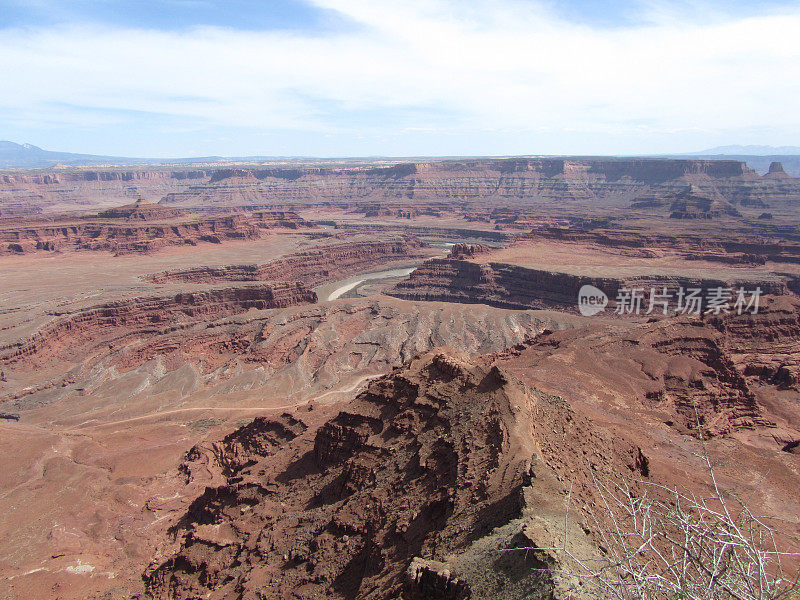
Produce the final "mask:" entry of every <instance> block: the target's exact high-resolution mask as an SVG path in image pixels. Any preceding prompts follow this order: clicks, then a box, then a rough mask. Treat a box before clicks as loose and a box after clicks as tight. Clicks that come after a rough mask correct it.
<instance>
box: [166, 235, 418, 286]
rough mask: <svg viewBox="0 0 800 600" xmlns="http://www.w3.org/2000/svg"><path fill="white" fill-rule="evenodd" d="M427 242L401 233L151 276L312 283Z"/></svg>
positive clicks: (412, 253)
mask: <svg viewBox="0 0 800 600" xmlns="http://www.w3.org/2000/svg"><path fill="white" fill-rule="evenodd" d="M427 246H428V245H427V244H426V243H425V242H423V241H421V240H419V239H418V238H415V237H410V236H404V237H400V238H395V239H389V240H379V241H374V242H344V243H340V244H330V245H327V246H322V247H320V248H319V249H314V250H308V251H305V252H299V253H295V254H291V255H289V256H285V257H282V258H278V259H275V260H273V261H270V262H268V263H265V264H262V265H230V266H225V267H199V268H194V269H183V270H178V271H167V272H164V273H158V274H156V275H154V276H152V280H153V281H155V282H156V283H164V282H168V281H185V282H195V283H200V282H202V283H209V282H216V281H302V282H304V283H305V284H306V285H308V286H314V285H317V284H319V283H322V282H324V281H330V280H335V279H339V278H342V277H346V276H348V275H351V274H353V273H357V272H359V271H362V270H364V269H369V268H370V267H373V266H379V265H384V264H386V263H387V262H392V261H401V260H410V259H414V258H420V257H422V256H424V254H423V253H422V252H421V250H422V249H423V248H427Z"/></svg>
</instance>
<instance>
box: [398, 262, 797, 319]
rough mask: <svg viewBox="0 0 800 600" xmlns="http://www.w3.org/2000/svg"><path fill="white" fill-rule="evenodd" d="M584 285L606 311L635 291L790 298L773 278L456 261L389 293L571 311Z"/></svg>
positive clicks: (421, 272) (431, 267) (424, 268)
mask: <svg viewBox="0 0 800 600" xmlns="http://www.w3.org/2000/svg"><path fill="white" fill-rule="evenodd" d="M584 285H592V286H594V287H597V288H599V289H601V290H602V291H604V292H605V293H606V294H607V295H608V297H609V300H610V302H609V311H611V310H613V309H614V308H615V307H616V298H617V295H618V293H619V291H620V290H621V289H622V288H628V289H634V288H639V289H642V290H647V291H648V293H649V290H651V289H657V290H661V289H663V288H664V287H666V288H667V290H668V292H670V291H671V292H672V293H673V294H674V293H675V290H677V289H678V288H681V287H682V288H684V289H688V288H700V289H702V290H704V292H707V291H708V290H711V289H713V288H718V287H733V288H736V289H738V288H745V289H748V290H752V289H755V288H756V287H760V288H761V290H762V292H763V293H764V294H786V293H789V292H788V289H787V287H786V284H785V283H784V282H783V281H782V280H780V278H777V277H775V278H770V279H764V280H763V281H752V280H750V281H739V280H735V281H723V280H715V279H691V278H686V277H671V276H655V275H654V276H640V277H625V278H622V277H620V278H610V277H604V278H599V277H590V276H582V275H573V274H570V273H564V272H554V271H545V270H541V269H534V268H528V267H523V266H519V265H510V264H504V263H498V262H489V263H481V262H476V261H472V260H463V259H455V258H444V259H438V258H434V259H430V260H428V261H426V262H425V263H424V264H423V265H421V266H420V267H418V268H417V269H416V270H414V272H413V273H411V275H410V276H409V277H408V278H407V279H405V280H403V281H401V282H399V283H398V284H397V285H396V286H395V287H394V288H393V289H392V290H391V291H390V292H388V293H390V294H391V295H393V296H396V297H398V298H404V299H407V300H426V301H444V302H464V303H480V304H488V305H490V306H497V307H500V308H516V309H520V308H537V309H543V308H550V309H558V310H568V311H575V310H577V303H578V292H579V291H580V289H581V287H583V286H584ZM645 300H646V298H645ZM644 304H646V302H645V303H644ZM645 308H647V307H646V306H645Z"/></svg>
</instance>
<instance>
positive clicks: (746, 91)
mask: <svg viewBox="0 0 800 600" xmlns="http://www.w3.org/2000/svg"><path fill="white" fill-rule="evenodd" d="M315 4H316V5H318V6H319V7H320V8H325V9H331V10H335V11H337V12H339V13H341V14H343V15H344V16H346V17H348V18H349V19H351V20H354V21H357V22H358V23H360V24H361V25H362V26H361V27H358V28H353V29H352V30H349V31H346V32H341V33H338V34H326V35H324V36H323V35H311V34H303V33H301V32H243V31H236V30H229V29H217V28H204V29H196V30H193V31H190V32H164V31H146V30H134V29H116V28H105V29H103V28H99V27H88V26H85V27H77V26H62V27H57V28H50V29H38V30H37V29H34V30H25V31H23V30H3V31H0V82H2V83H1V84H0V115H2V114H3V113H5V114H6V115H8V114H15V115H22V116H23V117H24V118H25V119H27V120H28V121H35V120H37V119H38V120H40V121H41V122H43V123H44V122H53V121H58V120H59V119H61V120H66V121H69V122H74V123H77V124H80V123H81V122H82V120H83V119H87V120H88V122H94V120H97V119H100V120H102V119H108V118H113V117H109V116H108V114H105V116H102V117H98V116H94V117H92V116H90V114H91V111H89V112H88V113H87V112H86V111H85V110H83V108H86V107H88V108H90V109H98V110H99V111H106V110H112V111H115V110H122V111H143V112H152V113H162V114H167V115H175V116H177V117H180V118H181V119H184V120H196V121H197V122H203V123H211V124H218V125H223V126H246V127H253V128H256V129H263V130H270V129H276V128H281V129H282V128H286V129H298V130H306V131H318V132H321V133H331V132H341V131H346V132H351V133H371V132H373V131H374V130H379V131H381V132H383V133H388V134H396V133H401V132H402V131H403V130H404V128H407V127H408V128H422V129H426V130H429V129H433V130H436V129H439V130H442V131H448V132H451V133H452V132H453V131H459V132H464V131H487V130H489V131H502V130H515V131H518V130H531V131H551V132H558V131H562V130H563V131H590V132H595V133H600V134H602V133H605V132H608V133H609V134H611V133H615V132H616V133H618V132H620V131H623V132H628V133H631V134H636V133H641V134H642V135H648V134H652V133H659V134H668V133H670V132H676V131H692V130H700V131H716V132H720V131H722V132H724V131H726V130H740V129H742V128H761V129H765V130H770V131H779V130H781V128H784V129H790V130H792V131H795V132H796V131H800V111H798V110H797V98H798V97H800V45H798V44H797V40H798V38H800V11H797V10H795V11H794V12H787V13H785V14H771V15H767V16H762V17H749V18H739V19H708V20H704V21H703V24H696V23H695V24H693V23H687V22H681V20H680V18H679V16H676V15H675V14H674V12H669V13H666V12H665V11H663V10H659V6H661V5H659V4H658V3H654V2H650V3H649V7H650V9H649V13H648V14H649V17H648V20H647V21H646V22H645V24H640V25H636V26H627V27H618V28H613V29H609V28H605V29H603V28H592V27H590V26H587V25H579V24H574V23H569V22H566V21H564V20H562V19H560V18H558V17H557V16H555V15H554V14H553V13H552V12H550V11H548V10H547V9H546V7H545V6H544V5H539V4H535V3H531V2H520V1H514V0H505V1H501V0H495V1H494V2H490V3H488V4H487V3H478V2H472V1H469V2H457V1H456V0H434V1H430V0H428V1H424V2H423V1H422V0H409V1H406V2H403V3H399V2H394V1H391V0H315ZM407 109H413V110H414V111H415V113H414V114H418V115H420V117H419V122H418V123H407V122H406V123H400V124H396V125H395V124H393V123H392V122H391V119H392V116H393V115H395V114H396V112H397V111H402V110H407ZM362 111H363V112H365V113H369V115H371V117H370V119H369V121H368V122H367V121H365V124H364V125H359V124H358V119H357V115H358V114H359V113H360V112H362ZM382 114H385V115H386V116H385V118H383V119H382V118H381V115H382ZM345 117H347V118H345ZM1 122H2V116H0V123H1ZM366 123H368V124H366ZM789 141H791V140H787V141H786V143H788V142H789Z"/></svg>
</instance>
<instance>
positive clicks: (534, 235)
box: [517, 227, 800, 263]
mask: <svg viewBox="0 0 800 600" xmlns="http://www.w3.org/2000/svg"><path fill="white" fill-rule="evenodd" d="M517 237H518V239H520V240H554V241H563V242H580V243H591V244H598V245H601V246H607V247H609V248H623V249H634V250H636V249H640V250H642V251H643V252H647V250H646V249H649V248H667V249H670V250H671V251H677V252H680V253H681V254H682V255H684V257H685V258H687V259H691V258H692V257H697V256H698V255H701V254H703V253H713V254H715V255H716V258H715V259H714V260H719V259H720V258H724V256H725V255H729V256H736V255H741V254H746V255H750V256H753V257H760V259H759V260H761V259H763V260H764V261H767V260H769V261H773V262H786V263H800V243H798V240H797V239H795V237H796V236H794V235H792V236H791V237H789V238H788V239H786V238H785V237H784V238H781V237H777V236H776V237H774V238H769V237H763V236H758V237H756V236H754V235H752V234H742V235H739V236H736V237H733V236H727V237H726V236H711V235H706V236H702V235H699V234H694V233H686V234H677V235H669V234H662V233H654V232H641V231H630V230H629V231H625V230H622V231H619V230H616V231H615V230H612V229H584V228H579V227H574V228H566V227H542V228H538V229H535V230H533V231H531V232H529V233H527V234H524V235H519V236H517Z"/></svg>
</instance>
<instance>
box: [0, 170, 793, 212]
mask: <svg viewBox="0 0 800 600" xmlns="http://www.w3.org/2000/svg"><path fill="white" fill-rule="evenodd" d="M687 184H693V185H696V186H697V189H698V190H701V191H702V193H703V194H705V195H710V197H712V198H714V199H715V200H719V199H726V200H728V201H730V202H732V203H733V204H734V205H742V206H748V205H758V206H761V205H765V204H771V203H773V202H778V203H786V202H794V201H796V197H797V194H798V192H799V191H800V182H798V180H797V179H795V178H791V177H784V176H783V175H781V174H780V173H779V172H777V171H776V172H775V173H773V174H771V175H767V176H765V177H763V178H762V177H759V176H758V175H757V174H756V173H755V172H754V171H752V170H751V169H749V168H748V167H747V166H746V165H745V164H744V163H742V162H738V161H732V160H730V161H728V160H719V161H715V160H700V159H697V160H674V159H638V158H601V159H590V158H574V159H559V158H512V159H493V160H440V161H429V162H417V163H401V164H395V165H390V166H385V165H380V166H375V165H354V166H331V167H327V166H322V167H321V166H313V165H304V166H299V167H285V166H281V165H276V166H265V167H257V168H253V167H241V168H217V169H195V168H189V167H187V168H186V169H185V170H171V171H169V170H147V169H144V170H126V171H122V170H109V171H88V170H74V171H58V172H44V173H35V174H16V173H14V174H2V175H0V213H6V214H11V213H12V212H16V214H24V211H26V210H28V209H30V210H35V207H39V208H44V209H45V210H46V211H47V212H51V213H52V212H57V211H58V210H63V209H64V208H65V207H70V209H71V210H74V209H75V208H76V207H81V208H84V209H87V208H88V209H90V208H91V206H97V205H101V206H108V202H109V200H110V199H114V200H117V201H128V202H130V201H132V200H135V199H136V198H140V197H141V198H146V199H148V200H151V201H152V200H157V201H159V200H160V202H161V203H162V204H169V205H174V206H186V207H193V208H197V207H225V206H254V205H275V204H282V205H296V204H314V203H320V202H336V203H349V202H351V201H367V202H368V203H369V204H368V206H366V207H365V208H360V209H359V210H363V211H364V212H365V213H366V214H368V215H370V216H375V217H381V216H386V217H407V218H414V217H416V216H417V215H419V214H430V215H437V214H441V212H440V210H439V209H437V208H428V207H418V206H405V207H402V206H397V205H392V206H390V205H389V204H387V203H393V202H397V200H398V199H414V201H415V204H416V201H422V202H439V201H452V200H461V201H471V200H478V199H486V198H492V199H508V200H519V199H527V200H535V201H537V202H542V203H546V204H552V205H562V204H563V203H564V202H565V201H566V202H584V203H592V204H600V205H608V204H615V203H616V204H618V205H620V206H624V205H627V204H629V203H630V201H631V200H632V199H634V198H636V197H640V196H642V195H645V196H646V195H648V194H652V195H655V196H656V197H664V196H665V195H669V194H674V193H678V192H680V191H681V190H683V189H685V188H686V186H687ZM481 218H482V217H481Z"/></svg>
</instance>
